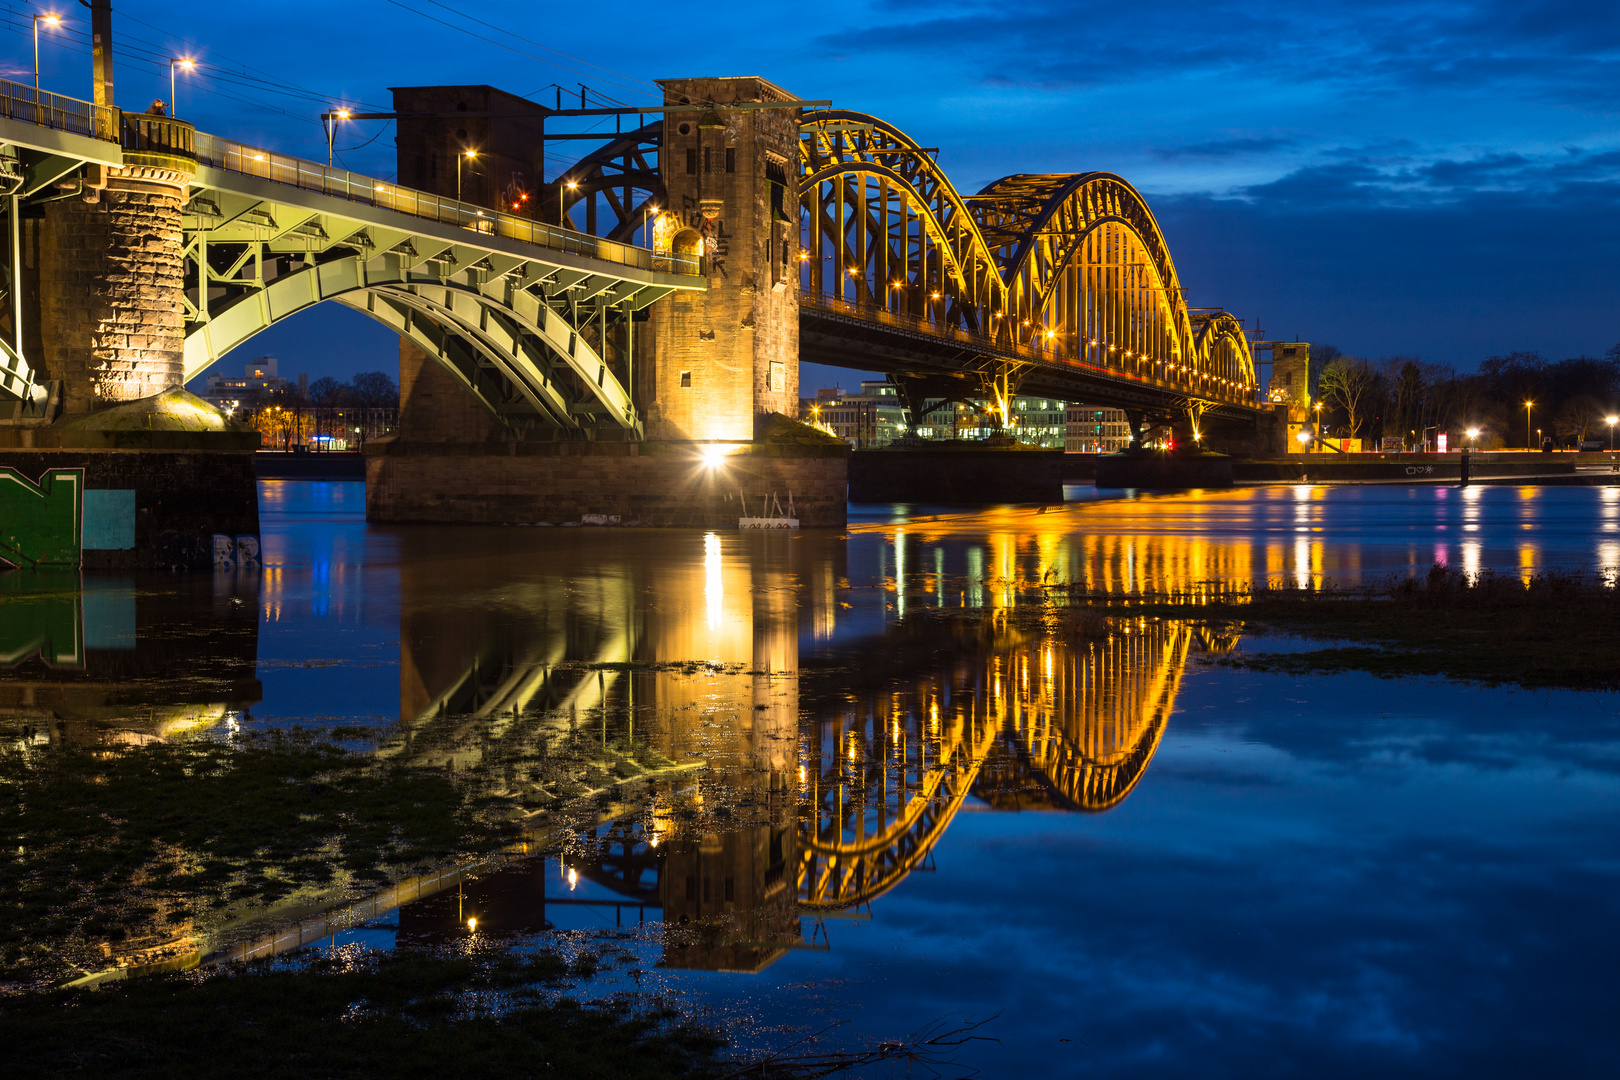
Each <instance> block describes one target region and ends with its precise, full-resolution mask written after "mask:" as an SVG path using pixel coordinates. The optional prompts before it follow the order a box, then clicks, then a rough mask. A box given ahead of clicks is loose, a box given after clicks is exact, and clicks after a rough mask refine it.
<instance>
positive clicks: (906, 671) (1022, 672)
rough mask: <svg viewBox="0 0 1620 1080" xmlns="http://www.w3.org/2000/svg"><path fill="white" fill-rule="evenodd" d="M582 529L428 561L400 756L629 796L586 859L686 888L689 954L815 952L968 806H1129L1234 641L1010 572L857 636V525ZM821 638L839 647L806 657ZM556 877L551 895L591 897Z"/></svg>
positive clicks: (747, 958)
mask: <svg viewBox="0 0 1620 1080" xmlns="http://www.w3.org/2000/svg"><path fill="white" fill-rule="evenodd" d="M562 539H563V538H562V537H561V536H556V537H548V541H550V544H549V545H548V549H549V550H551V554H552V556H553V557H554V558H555V559H556V561H557V566H556V568H555V569H553V570H549V571H548V572H546V573H545V574H542V575H536V576H535V577H533V578H531V579H529V580H528V581H527V582H525V583H519V584H512V583H510V579H509V578H508V577H507V576H506V575H508V573H509V571H510V567H511V566H512V565H513V564H514V560H516V559H519V558H521V553H520V552H519V551H518V548H519V547H520V546H522V545H523V544H524V543H525V542H526V541H525V540H524V539H523V537H522V536H521V535H520V534H513V533H506V534H503V536H502V537H501V539H500V541H499V542H500V546H501V549H502V550H500V551H492V552H488V553H484V554H482V555H480V554H477V553H468V554H467V555H466V556H465V557H463V558H458V559H457V560H454V561H453V562H452V563H449V564H447V563H445V562H444V561H442V560H441V561H436V562H434V561H428V560H420V561H419V560H415V559H407V560H405V561H404V566H405V567H407V569H406V570H405V571H404V574H405V580H403V581H402V585H403V593H404V597H403V599H404V604H403V607H402V616H401V643H402V655H401V705H402V718H403V720H404V721H405V726H406V729H407V731H408V733H409V736H408V739H407V741H405V742H403V743H402V744H401V745H400V746H398V747H396V748H394V751H393V752H394V753H397V754H405V755H408V756H409V757H411V758H412V759H413V760H416V761H419V762H423V763H428V764H433V765H437V766H449V767H451V768H452V769H454V770H455V771H456V772H458V773H463V774H465V775H467V776H468V777H469V778H476V782H477V783H478V784H479V785H480V786H481V790H482V791H483V793H485V794H490V795H497V796H500V797H504V798H508V799H511V800H513V802H514V803H515V804H517V805H518V806H520V807H522V808H523V811H524V812H525V814H528V815H531V816H532V815H533V814H534V812H535V811H537V810H539V809H541V808H545V807H555V808H561V807H564V806H567V805H575V806H577V805H579V798H580V797H581V796H589V797H595V799H596V800H597V802H599V803H600V802H601V800H602V799H603V798H604V797H606V796H608V795H609V794H610V793H611V794H612V800H611V801H612V802H613V803H615V804H616V805H617V806H618V807H621V808H626V809H627V810H628V812H626V813H621V814H620V815H619V816H617V817H615V818H613V819H611V820H609V819H605V818H603V817H601V816H592V815H589V814H586V815H580V816H575V817H573V818H572V819H571V820H572V821H573V822H574V823H575V825H576V827H577V828H578V833H577V835H576V836H575V839H574V842H573V843H571V845H570V853H569V854H568V856H567V861H568V866H569V869H570V870H572V871H574V872H575V873H576V874H577V875H578V876H579V877H580V878H581V879H583V880H585V881H588V882H594V883H595V887H596V893H595V894H594V895H595V899H591V900H589V901H587V903H589V904H595V905H598V906H613V907H619V908H620V909H621V910H622V909H623V908H624V907H626V906H627V907H629V908H631V909H635V910H636V915H635V916H633V917H639V916H640V913H641V912H644V911H645V910H646V909H648V908H657V909H661V910H662V912H663V916H664V923H665V957H664V962H665V963H666V964H668V965H670V966H680V967H701V968H709V969H722V970H743V971H752V970H758V969H760V968H761V967H763V966H765V965H767V964H769V963H771V962H772V961H773V960H774V959H776V958H777V957H779V956H781V955H782V954H783V953H784V952H785V951H787V950H788V949H793V948H801V947H805V942H804V940H803V938H802V937H801V931H800V919H801V917H802V916H803V915H804V914H812V915H828V914H832V913H835V912H837V911H840V910H844V909H850V908H854V907H857V906H859V905H862V904H866V903H869V902H871V901H873V900H875V899H876V898H878V897H880V896H882V895H883V894H884V893H886V892H888V891H889V890H891V889H893V888H895V887H896V886H897V885H898V884H899V883H900V882H901V881H903V880H904V879H905V878H906V877H907V876H908V875H909V874H910V873H912V872H913V871H915V870H917V869H919V868H923V867H926V866H927V865H928V863H929V861H930V859H931V857H932V855H933V853H934V852H935V850H936V848H937V846H938V844H939V842H940V840H941V839H942V838H943V836H944V835H945V833H946V832H947V830H948V829H949V827H950V825H951V822H952V820H953V818H954V817H955V815H956V814H957V813H958V812H959V811H960V809H961V808H962V806H963V805H964V804H966V803H968V802H969V801H973V802H974V803H976V804H978V805H982V806H983V807H985V808H988V809H990V810H992V811H1017V810H1056V811H1074V810H1083V811H1104V810H1108V809H1110V808H1111V807H1113V806H1116V805H1118V804H1119V803H1120V802H1121V801H1122V800H1124V799H1125V798H1126V797H1127V796H1128V795H1129V794H1130V792H1131V791H1132V790H1133V789H1134V788H1135V786H1136V785H1137V784H1138V783H1139V782H1140V780H1141V778H1142V776H1143V775H1144V773H1145V772H1146V770H1147V767H1148V764H1149V762H1150V760H1151V758H1152V756H1153V753H1154V752H1155V750H1156V749H1157V747H1158V744H1159V740H1160V738H1161V737H1162V735H1163V732H1164V729H1165V725H1166V723H1167V721H1168V718H1169V715H1170V713H1171V711H1172V710H1173V708H1174V706H1175V699H1176V695H1177V692H1178V690H1179V687H1180V679H1181V673H1182V671H1183V668H1184V666H1185V663H1186V660H1187V657H1188V655H1189V653H1190V652H1194V651H1199V650H1205V649H1222V648H1227V647H1229V643H1227V642H1221V641H1214V640H1211V639H1210V638H1209V637H1208V636H1207V633H1206V632H1204V631H1201V630H1200V629H1198V628H1197V627H1195V626H1192V625H1190V624H1187V623H1182V622H1167V621H1153V620H1145V619H1139V618H1125V619H1122V620H1117V621H1116V622H1115V624H1114V625H1113V626H1112V628H1111V629H1109V630H1108V631H1107V632H1106V633H1103V634H1101V635H1100V636H1090V637H1086V636H1075V635H1073V634H1071V633H1068V632H1066V631H1061V630H1054V629H1050V628H1048V629H1046V630H1041V631H1037V632H1033V633H1032V632H1024V631H1020V630H1018V629H1017V628H1016V625H1015V624H1016V620H1014V619H1012V618H1010V617H1009V613H1008V612H1007V611H1005V610H997V607H998V606H999V605H998V603H997V601H996V600H995V599H994V598H993V595H992V594H993V593H994V592H995V589H994V587H992V586H991V585H990V584H989V583H988V582H986V585H985V587H984V588H983V590H982V592H981V594H980V606H982V607H983V608H984V609H985V610H984V612H983V617H982V618H972V617H969V618H960V617H958V618H950V619H937V618H933V617H931V616H928V615H927V614H926V613H925V612H922V611H920V610H915V609H914V610H913V613H912V614H913V616H916V615H922V616H923V617H922V618H916V617H912V618H907V619H905V620H903V621H902V622H900V623H899V624H890V625H889V626H888V628H887V629H885V630H882V631H881V632H880V633H878V634H877V635H876V636H873V635H871V634H865V635H862V636H860V637H858V638H856V639H854V640H851V639H849V638H848V637H847V636H846V635H845V634H839V633H836V631H837V629H838V628H837V622H838V619H839V618H840V615H839V612H840V610H841V606H840V603H839V600H838V598H837V595H838V594H837V593H836V591H835V586H836V583H838V582H839V580H840V579H841V578H844V577H845V576H846V574H847V571H846V570H845V569H844V568H843V566H842V560H843V559H844V558H845V557H846V553H847V549H846V546H845V544H844V542H842V541H841V540H837V539H834V538H820V537H810V536H806V537H800V538H796V539H791V540H790V539H789V538H788V537H771V536H763V535H761V536H757V537H747V536H742V537H717V536H710V537H708V538H706V539H705V538H702V537H699V536H696V535H693V536H690V537H688V538H685V539H683V540H682V541H681V543H689V544H690V545H691V550H669V551H667V552H666V553H664V558H662V559H659V558H654V559H651V560H645V559H644V556H645V554H646V547H645V544H644V541H645V537H644V536H643V537H641V538H640V539H639V540H638V539H636V537H635V534H612V535H607V534H597V536H595V537H593V536H589V535H587V534H583V533H581V534H573V535H572V536H571V537H570V538H569V540H568V541H566V542H564V543H563V544H561V545H558V544H557V542H558V541H562ZM569 544H574V545H578V550H577V551H574V550H572V549H570V548H568V546H567V545H569ZM900 544H902V545H903V544H904V541H900ZM912 544H913V545H914V547H913V552H914V553H919V552H918V551H917V549H918V548H920V546H921V545H920V544H918V542H917V539H913V541H912ZM603 545H606V547H607V550H605V551H604V550H601V547H602V546H603ZM678 546H679V545H677V547H678ZM617 547H622V548H623V551H622V552H616V551H615V550H614V548H617ZM507 548H510V550H506V549H507ZM963 554H964V553H963V552H961V551H957V552H955V553H954V554H953V555H952V558H953V559H954V560H958V561H959V560H960V559H961V557H962V555H963ZM1051 554H1054V555H1055V554H1057V553H1056V552H1053V553H1051ZM620 555H623V556H624V557H623V558H620ZM632 556H635V557H632ZM913 557H915V555H914V556H913ZM1158 557H1159V558H1161V559H1162V558H1165V557H1168V558H1169V559H1170V561H1171V562H1174V561H1175V558H1176V556H1175V554H1174V553H1173V552H1171V553H1169V554H1168V556H1166V553H1159V556H1158ZM991 561H994V560H993V559H992V560H991ZM968 562H969V563H970V564H972V563H973V560H972V559H971V558H969V559H968ZM419 565H420V566H424V567H427V568H428V569H425V570H421V571H418V570H414V569H410V568H411V567H415V566H419ZM936 565H938V563H937V562H936ZM565 568H566V569H565ZM413 575H420V576H419V577H413ZM980 576H981V577H983V576H986V575H984V573H983V572H982V571H981V572H980ZM486 580H487V581H488V582H489V584H491V585H495V584H496V583H497V582H499V583H501V584H500V585H499V591H500V594H501V595H500V598H499V600H498V602H493V601H490V600H489V595H488V594H486V593H485V592H484V591H483V589H482V586H481V582H484V581H486ZM911 585H912V586H913V589H912V591H913V593H914V594H923V595H914V598H913V604H915V605H917V608H920V607H922V606H923V604H922V601H925V600H932V599H934V598H933V597H929V596H927V595H926V594H927V593H931V592H934V591H935V590H934V588H933V586H932V584H931V583H930V581H925V580H916V581H913V582H912V583H911ZM952 591H953V592H954V591H957V590H955V589H953V590H952ZM451 593H456V594H459V595H460V599H459V600H456V601H454V602H450V601H448V600H447V599H446V597H447V596H448V595H450V594H451ZM941 595H943V594H941ZM963 599H964V600H968V599H970V598H968V597H966V596H965V595H964V596H963ZM987 601H988V602H987ZM885 603H886V604H887V603H888V601H885ZM927 606H929V607H933V606H936V605H934V604H928V605H927ZM842 617H843V618H846V619H847V618H849V617H850V616H848V615H845V616H842ZM804 641H812V642H814V641H823V642H828V644H829V645H830V646H831V647H833V649H834V652H833V653H831V654H827V653H825V652H824V651H819V650H818V652H817V654H816V656H814V657H812V658H810V659H808V660H806V661H803V662H801V658H800V646H801V642H804ZM829 665H835V666H829ZM699 763H701V764H703V765H705V766H706V768H704V770H703V771H702V772H701V773H695V772H687V771H685V770H686V769H689V768H690V767H692V766H693V765H696V764H699ZM677 769H681V770H682V772H680V773H677V772H676V771H675V770H677ZM636 781H647V782H649V783H650V784H651V786H650V787H647V786H643V787H641V788H639V789H638V788H636V787H635V786H634V785H635V782H636ZM638 791H639V792H640V794H637V792H638ZM637 807H639V808H637ZM539 887H540V888H541V893H540V894H539V895H536V896H534V897H532V905H531V907H532V906H533V905H550V908H549V910H550V911H551V912H552V914H553V915H555V913H556V911H557V910H559V909H560V907H561V906H562V905H565V904H569V903H578V902H580V901H577V900H574V899H573V897H572V896H571V895H564V896H551V897H547V896H545V894H544V885H543V882H542V884H541V886H539ZM555 888H556V886H555V883H553V889H555ZM604 893H608V894H611V896H612V897H613V899H603V898H602V895H603V894H604ZM540 921H541V922H543V921H544V916H543V915H542V916H541V917H540ZM533 922H534V916H533V915H532V914H531V916H530V917H529V922H528V924H527V925H532V924H533ZM481 926H484V927H487V928H489V929H491V930H493V929H495V927H494V925H492V924H491V923H488V922H484V921H483V920H482V919H481Z"/></svg>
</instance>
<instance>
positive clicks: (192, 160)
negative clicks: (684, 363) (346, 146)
mask: <svg viewBox="0 0 1620 1080" xmlns="http://www.w3.org/2000/svg"><path fill="white" fill-rule="evenodd" d="M154 160H156V161H158V162H159V163H160V165H161V168H162V170H164V171H166V172H173V173H176V174H190V175H191V177H192V178H191V180H190V182H189V184H187V185H183V186H184V187H185V188H186V189H187V190H186V195H185V201H184V205H183V207H182V216H181V236H180V242H181V246H182V251H183V273H182V276H183V295H182V297H181V299H180V306H181V307H182V308H183V317H184V330H185V346H184V351H185V355H184V378H185V379H186V380H187V381H189V380H190V379H192V378H194V377H195V376H197V375H199V374H201V373H202V372H203V371H205V370H206V369H207V368H208V367H209V366H210V365H212V364H213V363H214V362H215V361H217V360H218V359H219V358H220V357H221V356H223V355H224V354H225V353H227V352H229V351H230V350H231V349H233V348H235V347H237V346H239V345H241V344H243V343H244V342H246V341H248V340H249V339H251V338H252V337H253V335H254V334H256V333H258V332H259V331H261V330H264V329H266V328H268V327H270V326H273V325H275V324H276V323H278V322H280V321H282V320H283V319H286V318H289V317H291V316H293V315H296V314H298V313H299V312H301V311H304V310H306V309H307V308H309V307H311V306H313V305H315V304H318V303H322V302H325V301H328V300H335V301H337V302H339V303H342V304H345V305H347V306H349V307H351V308H354V309H356V310H358V311H361V312H363V313H364V314H366V315H369V316H370V317H372V318H374V319H376V320H377V321H379V322H381V323H382V324H383V325H385V326H387V327H388V328H389V329H391V330H393V331H394V332H396V333H397V334H399V335H401V336H402V337H404V338H407V339H409V340H410V341H412V342H413V343H414V344H415V345H417V346H418V347H419V348H421V349H422V350H423V351H424V352H426V353H427V355H429V356H431V357H433V358H435V359H436V360H438V361H439V363H441V364H442V365H443V366H444V367H446V368H447V369H448V370H449V371H450V372H451V373H452V374H453V375H454V376H455V377H456V378H457V379H458V380H459V381H460V382H461V384H462V385H463V387H464V388H465V389H466V390H467V391H468V393H470V394H471V395H472V396H473V397H474V398H475V399H476V400H477V401H479V402H480V403H481V404H482V405H483V406H484V407H485V408H486V409H487V410H488V411H489V412H490V413H491V414H492V415H494V416H495V418H496V419H497V420H499V421H500V422H501V423H502V424H504V425H505V426H506V427H507V428H508V429H509V430H511V431H512V432H513V433H514V434H515V435H517V436H518V437H522V435H523V434H524V433H525V432H526V431H528V430H529V429H532V428H547V429H551V430H552V431H558V432H561V433H562V435H563V437H571V438H595V437H599V436H604V435H605V436H608V437H615V436H616V437H619V438H639V437H640V435H641V432H642V422H641V417H640V415H639V413H638V412H637V409H636V407H635V403H634V401H633V400H632V398H631V394H630V392H629V390H628V389H627V388H628V387H629V386H630V384H631V369H632V363H633V356H634V348H635V341H634V338H635V327H634V323H635V319H636V315H637V313H638V312H641V311H642V310H643V309H645V308H646V307H647V306H648V305H650V304H652V303H654V302H655V301H657V300H659V299H660V298H662V297H664V296H667V295H669V294H670V293H671V292H674V291H676V290H679V289H689V290H698V291H701V290H704V289H706V288H707V287H708V284H707V281H706V280H705V279H704V278H703V277H702V276H700V274H699V273H698V271H699V269H700V267H699V265H698V263H697V261H696V260H695V259H683V258H681V257H677V256H669V255H664V256H655V255H654V254H653V253H652V252H650V251H647V250H645V249H642V248H636V247H632V246H630V245H628V244H625V243H620V242H618V241H615V240H612V239H607V238H598V237H594V236H588V235H584V234H581V233H579V232H576V231H573V230H569V229H563V228H551V227H548V226H545V225H542V224H540V223H538V222H536V221H533V220H531V219H528V218H523V217H519V216H515V215H509V214H504V213H501V212H498V211H494V210H489V209H485V208H482V207H478V206H475V205H472V204H470V203H464V202H461V201H459V200H455V199H447V198H444V197H441V196H436V195H432V194H429V193H427V192H421V191H415V190H412V189H410V188H405V187H401V186H399V185H396V184H391V183H385V182H382V181H379V180H376V179H374V178H371V177H366V176H362V175H359V174H356V173H352V172H348V171H346V170H341V169H333V168H330V167H326V166H322V165H320V164H318V163H316V162H312V161H305V160H302V159H299V158H295V157H289V156H286V155H282V154H277V153H274V152H273V151H269V150H265V149H262V148H259V147H253V146H248V145H245V144H242V143H238V142H233V141H231V140H229V139H223V138H219V137H216V136H211V135H208V134H206V133H203V132H197V131H195V129H194V128H193V127H192V126H191V125H190V124H188V123H185V122H183V121H178V120H174V119H171V118H167V117H151V116H145V115H141V116H135V115H126V114H123V113H121V112H120V111H119V110H117V109H114V108H106V107H102V106H96V105H91V104H90V103H88V102H83V101H79V100H77V99H73V98H64V97H61V96H59V95H52V94H42V93H40V92H39V91H37V90H33V89H31V88H27V87H20V86H18V85H17V84H14V83H9V82H5V81H3V80H0V197H3V198H0V203H3V206H0V209H3V210H4V212H5V215H6V218H7V221H8V228H9V231H10V233H11V234H12V235H13V237H14V238H15V237H16V235H17V234H18V233H19V231H20V230H19V220H20V217H21V204H23V203H24V202H28V201H33V200H38V199H41V198H45V197H51V198H55V197H61V196H59V195H48V193H49V192H50V191H52V190H54V189H55V188H58V187H63V186H70V185H69V182H68V180H67V179H65V178H69V177H71V176H74V175H81V176H82V175H87V174H88V173H89V172H90V171H91V170H94V169H105V168H108V167H122V166H125V165H129V164H131V163H132V162H133V163H134V164H135V165H137V166H144V165H150V164H152V162H153V161H154ZM80 190H81V191H85V190H88V189H87V188H86V187H84V185H83V182H81V187H80ZM159 239H161V240H166V239H167V238H159ZM11 247H12V251H11V253H10V254H11V259H10V260H9V265H6V266H4V267H0V270H3V273H0V295H4V296H5V298H6V299H7V301H8V302H9V303H13V304H15V303H18V302H19V301H18V296H19V294H20V289H19V288H18V287H17V283H18V282H20V281H21V280H22V267H21V264H20V253H19V250H20V249H19V245H18V243H17V242H15V241H14V242H13V243H12V245H11ZM643 317H644V316H643ZM14 321H15V317H14ZM14 333H15V331H14ZM47 393H48V392H47V390H46V388H45V387H44V385H43V382H42V381H41V379H40V378H39V373H38V372H37V371H36V370H34V368H33V366H32V365H30V364H29V363H28V362H27V361H26V360H25V359H24V358H23V357H22V355H21V343H20V338H19V339H18V340H17V341H15V342H10V343H0V396H3V397H7V398H17V399H20V400H21V401H22V402H23V403H24V406H25V408H26V409H30V410H32V409H36V408H37V407H39V406H40V405H41V404H42V403H43V402H44V400H45V398H46V396H47Z"/></svg>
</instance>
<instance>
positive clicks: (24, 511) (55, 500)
mask: <svg viewBox="0 0 1620 1080" xmlns="http://www.w3.org/2000/svg"><path fill="white" fill-rule="evenodd" d="M83 505H84V470H83V469H48V470H46V472H45V475H43V476H41V477H40V478H39V484H38V486H35V485H34V484H32V483H30V482H29V481H28V480H26V479H24V477H23V475H22V474H21V473H19V472H18V471H17V470H16V469H13V468H11V467H10V466H5V465H0V560H4V561H6V562H9V563H10V564H12V565H13V566H21V567H33V566H78V565H79V524H80V518H81V514H82V513H83Z"/></svg>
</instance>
